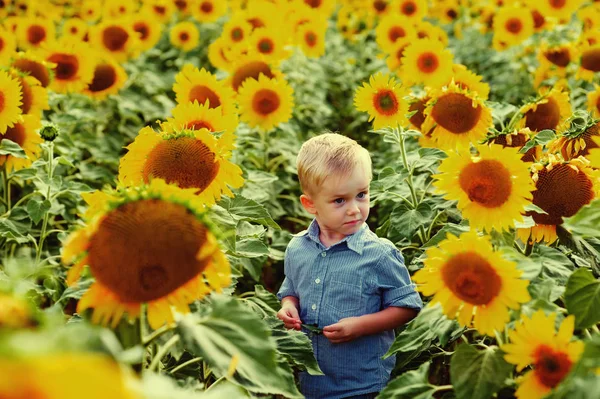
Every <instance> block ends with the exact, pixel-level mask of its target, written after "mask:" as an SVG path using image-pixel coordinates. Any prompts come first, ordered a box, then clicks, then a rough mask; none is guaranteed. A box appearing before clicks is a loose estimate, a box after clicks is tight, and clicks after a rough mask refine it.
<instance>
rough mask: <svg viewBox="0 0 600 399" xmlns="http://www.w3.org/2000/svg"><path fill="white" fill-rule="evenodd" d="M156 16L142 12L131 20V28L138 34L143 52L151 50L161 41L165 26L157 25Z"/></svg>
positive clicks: (139, 44)
mask: <svg viewBox="0 0 600 399" xmlns="http://www.w3.org/2000/svg"><path fill="white" fill-rule="evenodd" d="M153 15H154V14H151V13H150V12H148V11H142V12H141V13H138V14H136V15H135V16H133V17H132V18H131V28H132V29H133V30H134V31H135V32H137V34H138V38H139V41H138V46H139V49H140V50H141V51H145V50H150V49H151V48H153V47H154V46H156V43H158V41H159V40H160V36H161V35H162V27H163V25H162V24H160V23H157V20H156V18H153Z"/></svg>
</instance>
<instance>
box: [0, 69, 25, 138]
mask: <svg viewBox="0 0 600 399" xmlns="http://www.w3.org/2000/svg"><path fill="white" fill-rule="evenodd" d="M22 98H23V95H22V94H21V85H20V83H19V80H18V79H15V78H13V77H11V76H10V75H9V74H8V73H7V72H5V71H2V70H0V100H1V101H0V134H5V133H6V129H8V128H9V127H13V126H14V124H15V123H16V122H18V121H19V116H20V115H21V113H22V111H21V108H20V106H21V104H22Z"/></svg>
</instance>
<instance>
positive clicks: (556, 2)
mask: <svg viewBox="0 0 600 399" xmlns="http://www.w3.org/2000/svg"><path fill="white" fill-rule="evenodd" d="M548 3H549V4H550V7H552V8H558V9H560V8H563V7H564V6H565V4H566V3H567V0H550V1H549V2H548Z"/></svg>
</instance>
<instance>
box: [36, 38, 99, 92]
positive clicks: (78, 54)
mask: <svg viewBox="0 0 600 399" xmlns="http://www.w3.org/2000/svg"><path fill="white" fill-rule="evenodd" d="M90 53H91V51H90V48H89V46H88V45H87V43H84V42H81V41H79V40H77V39H73V38H68V37H63V38H61V39H60V40H58V41H56V42H53V43H51V44H47V45H44V46H43V48H42V50H41V53H40V56H41V57H42V58H43V59H45V60H46V61H47V62H51V63H53V64H54V65H55V67H54V68H53V71H54V79H53V80H52V83H50V86H49V88H50V89H52V90H54V91H55V92H57V93H79V92H81V91H82V90H83V89H84V88H85V87H86V86H87V85H88V84H89V83H90V82H91V81H92V78H93V77H94V63H95V61H96V60H95V59H94V57H93V54H90Z"/></svg>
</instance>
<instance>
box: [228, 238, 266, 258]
mask: <svg viewBox="0 0 600 399" xmlns="http://www.w3.org/2000/svg"><path fill="white" fill-rule="evenodd" d="M235 254H236V255H237V256H243V257H246V258H257V257H259V256H263V255H268V254H269V247H267V246H266V245H265V243H264V242H263V241H262V240H259V239H256V238H244V239H241V240H239V241H238V242H236V244H235Z"/></svg>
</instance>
